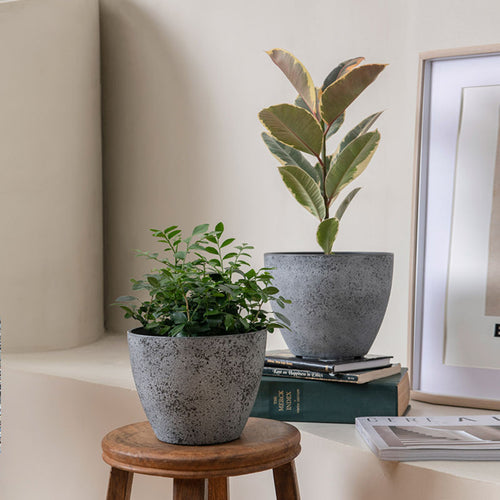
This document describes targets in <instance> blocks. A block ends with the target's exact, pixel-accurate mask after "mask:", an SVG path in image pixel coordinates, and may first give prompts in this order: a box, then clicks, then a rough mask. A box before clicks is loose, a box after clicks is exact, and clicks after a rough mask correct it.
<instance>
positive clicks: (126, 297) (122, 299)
mask: <svg viewBox="0 0 500 500" xmlns="http://www.w3.org/2000/svg"><path fill="white" fill-rule="evenodd" d="M131 300H137V298H136V297H132V296H131V295H121V296H120V297H118V298H117V299H115V301H116V302H130V301H131Z"/></svg>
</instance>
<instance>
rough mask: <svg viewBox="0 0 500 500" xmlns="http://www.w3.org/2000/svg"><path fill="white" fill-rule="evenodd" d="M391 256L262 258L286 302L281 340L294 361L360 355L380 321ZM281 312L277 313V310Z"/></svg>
mask: <svg viewBox="0 0 500 500" xmlns="http://www.w3.org/2000/svg"><path fill="white" fill-rule="evenodd" d="M393 261H394V255H393V254H392V253H348V252H338V253H334V254H332V255H324V254H322V253H267V254H265V256H264V262H265V265H266V267H273V268H275V269H274V270H273V271H272V273H273V276H274V284H275V285H276V286H277V287H278V288H279V290H280V295H283V297H285V298H287V299H290V300H291V301H292V303H291V304H289V305H287V306H286V308H285V310H284V311H283V313H284V314H285V315H286V316H287V317H288V319H289V320H290V321H291V323H292V326H291V331H288V330H282V331H281V333H282V334H283V338H284V340H285V342H286V344H287V346H288V348H289V349H290V351H292V353H293V354H295V355H296V356H304V357H315V358H318V357H319V358H327V359H332V358H341V357H351V356H363V355H365V354H366V353H367V352H368V351H369V349H370V347H371V346H372V344H373V341H374V340H375V337H376V336H377V333H378V330H379V328H380V325H381V323H382V320H383V318H384V314H385V310H386V308H387V303H388V301H389V295H390V292H391V285H392V270H393ZM279 310H280V311H281V309H279Z"/></svg>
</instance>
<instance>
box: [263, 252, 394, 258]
mask: <svg viewBox="0 0 500 500" xmlns="http://www.w3.org/2000/svg"><path fill="white" fill-rule="evenodd" d="M264 255H289V256H306V257H325V258H332V257H335V256H359V255H368V256H377V255H381V256H391V255H392V256H394V252H334V253H331V254H325V253H323V252H265V253H264Z"/></svg>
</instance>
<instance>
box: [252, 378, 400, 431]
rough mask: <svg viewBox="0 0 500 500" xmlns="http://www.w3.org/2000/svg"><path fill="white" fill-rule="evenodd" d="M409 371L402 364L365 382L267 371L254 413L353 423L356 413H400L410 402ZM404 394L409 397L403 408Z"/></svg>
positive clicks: (286, 417)
mask: <svg viewBox="0 0 500 500" xmlns="http://www.w3.org/2000/svg"><path fill="white" fill-rule="evenodd" d="M406 372H407V369H406V368H403V369H402V370H401V373H400V374H397V375H392V376H390V377H386V378H383V379H379V380H373V381H372V382H367V383H366V384H332V383H328V382H325V381H321V380H306V379H297V378H286V377H271V376H265V375H264V376H263V377H262V380H261V383H260V387H259V392H258V394H257V399H256V401H255V405H254V407H253V410H252V413H251V416H252V417H262V418H272V419H275V420H286V421H288V422H335V423H350V424H352V423H354V419H355V418H356V417H370V416H379V417H380V416H397V415H398V414H399V415H401V414H402V411H404V410H406V406H407V400H405V398H406V393H408V398H407V399H409V387H407V386H409V383H408V375H407V373H406ZM402 392H403V394H402ZM401 396H403V400H405V401H406V403H405V404H404V405H403V406H404V408H403V410H401V406H402V405H401V401H402V398H401ZM398 409H399V413H398Z"/></svg>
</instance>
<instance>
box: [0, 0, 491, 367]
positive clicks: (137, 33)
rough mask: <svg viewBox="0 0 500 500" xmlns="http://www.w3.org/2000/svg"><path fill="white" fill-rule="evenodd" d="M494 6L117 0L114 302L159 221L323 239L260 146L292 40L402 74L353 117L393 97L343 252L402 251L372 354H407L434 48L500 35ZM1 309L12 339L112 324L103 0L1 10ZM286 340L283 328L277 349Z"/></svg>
mask: <svg viewBox="0 0 500 500" xmlns="http://www.w3.org/2000/svg"><path fill="white" fill-rule="evenodd" d="M499 14H500V6H499V5H498V3H497V2H495V1H493V0H488V1H486V0H483V1H479V2H474V3H473V4H472V3H464V2H460V3H457V2H454V1H451V0H435V1H432V2H431V1H429V0H425V1H421V2H400V1H399V0H388V1H376V2H368V1H357V2H347V3H346V2H331V1H326V0H317V1H316V2H315V4H314V10H311V8H310V7H307V6H306V4H305V2H295V3H290V2H288V1H285V0H275V1H273V2H271V3H269V2H267V1H264V0H256V1H254V2H234V1H229V0H217V1H214V2H208V3H207V2H202V1H201V0H193V1H190V2H182V1H165V2H156V1H153V0H102V1H101V37H102V79H103V106H102V108H103V110H102V111H103V137H104V156H103V158H104V177H103V179H104V234H105V248H106V252H105V269H106V272H105V274H104V280H105V297H104V307H105V310H106V316H107V324H106V327H107V329H108V330H112V331H122V330H124V329H125V328H126V326H127V324H126V323H125V322H124V320H123V319H122V318H121V314H120V311H118V310H116V309H111V308H110V307H109V304H110V303H111V302H112V301H113V300H114V298H115V297H116V296H117V295H121V294H123V293H127V292H128V290H129V282H128V280H129V277H131V276H137V275H139V274H141V273H142V272H143V271H145V270H146V269H147V263H146V262H143V261H140V260H139V259H137V258H135V257H134V254H133V249H135V248H143V249H146V248H150V247H151V241H150V237H149V233H148V231H147V229H148V228H149V227H154V226H162V225H167V224H171V223H179V224H181V225H182V226H184V227H188V228H190V227H192V226H193V225H195V224H198V223H200V222H202V221H208V222H211V223H215V222H217V221H219V220H223V221H224V222H225V223H226V227H227V231H228V233H231V234H233V235H234V236H236V237H237V238H238V239H241V240H245V241H249V242H251V243H253V244H254V245H255V247H256V250H255V257H254V263H255V264H261V263H262V255H263V253H264V252H266V251H278V250H288V251H291V250H315V249H316V244H315V242H314V230H315V221H314V219H313V218H312V217H311V216H310V215H309V214H308V213H307V212H306V211H305V210H303V209H302V208H301V207H300V206H299V205H298V204H297V203H296V202H295V201H294V200H293V199H292V198H291V197H290V195H289V194H288V192H287V190H286V189H285V187H284V186H283V185H282V182H281V180H280V178H279V176H278V173H277V172H276V169H275V161H274V160H273V159H272V158H271V156H270V155H269V154H268V152H267V150H266V149H265V147H264V145H263V144H262V143H261V140H260V137H259V135H260V132H261V126H260V124H259V122H258V120H257V113H258V111H259V110H260V109H261V108H262V107H265V106H268V105H270V104H273V103H276V102H280V101H283V100H288V99H292V98H293V97H294V92H293V91H292V89H291V88H290V86H289V84H288V82H287V81H286V80H285V79H284V77H283V76H282V75H281V74H280V72H279V70H278V69H277V68H276V67H275V66H274V65H273V64H272V63H271V62H270V60H269V59H268V57H267V56H266V55H265V53H264V51H265V50H266V49H269V48H272V47H284V48H287V49H289V50H291V51H292V52H294V53H295V54H296V55H297V56H298V57H299V58H301V59H302V60H303V61H304V62H305V63H306V65H307V66H308V67H309V69H310V71H311V73H312V75H313V77H314V79H315V80H316V81H317V82H320V81H321V80H322V78H323V77H324V75H325V74H326V73H327V72H328V70H329V69H330V68H331V67H332V66H333V65H334V64H336V63H337V62H338V61H339V60H342V59H345V58H348V57H352V56H354V55H364V56H366V58H367V60H368V61H369V62H387V63H389V64H390V66H389V68H388V69H387V70H386V71H385V72H384V73H383V74H382V75H381V76H380V78H379V79H378V81H377V83H376V85H374V86H373V87H371V88H370V89H368V90H367V91H366V93H365V94H364V95H363V97H362V98H361V99H360V100H359V102H357V103H355V104H354V105H353V106H352V109H351V110H350V116H349V118H348V120H347V121H348V123H347V124H346V128H347V127H348V126H349V125H353V124H355V123H357V121H359V120H360V119H361V118H363V117H364V116H366V115H367V114H368V113H371V112H373V111H376V110H379V109H384V110H385V113H384V115H383V117H382V118H381V119H380V121H379V128H380V130H381V132H382V142H381V146H380V148H379V151H378V152H377V154H376V156H375V158H374V160H373V162H372V165H370V168H369V169H368V170H367V172H366V173H365V174H363V176H362V177H361V178H360V179H359V180H358V181H357V184H359V185H362V186H363V187H364V189H363V190H362V191H361V193H360V195H358V197H357V199H356V200H355V202H354V203H353V204H352V206H351V207H350V210H349V212H348V213H347V214H346V216H345V219H344V224H343V227H342V229H341V234H340V236H339V238H338V243H337V248H338V249H339V250H384V251H393V252H394V253H395V256H396V259H395V276H394V286H393V292H392V297H391V301H390V304H389V308H388V312H387V316H386V319H385V321H384V324H383V326H382V329H381V332H380V335H379V337H378V339H377V341H376V344H375V346H374V350H377V351H380V352H390V353H393V354H394V355H395V356H396V358H399V359H401V360H402V361H404V360H405V359H406V335H407V296H408V261H409V247H410V219H411V182H412V169H413V142H414V141H413V138H414V121H415V102H416V87H417V59H418V53H419V52H421V51H425V50H429V49H440V48H446V47H457V46H467V45H478V44H487V43H493V42H498V31H497V25H496V23H495V19H496V18H498V15H499ZM0 24H1V28H2V29H1V30H0V34H1V41H2V43H0V57H1V61H2V67H3V68H4V69H5V74H8V75H9V78H3V79H2V80H1V82H0V98H1V100H2V103H3V104H4V105H3V108H2V113H3V115H2V121H1V130H0V132H1V134H2V137H3V138H4V141H3V144H4V146H3V148H2V149H1V151H0V160H1V164H2V173H1V175H2V178H1V183H0V192H1V197H0V203H1V207H0V208H1V210H0V218H1V219H0V222H1V227H2V245H1V246H0V261H1V262H2V266H1V276H0V303H1V311H2V319H3V321H4V335H5V336H4V339H5V344H4V345H5V348H6V349H8V350H13V351H15V350H40V349H54V348H65V347H70V346H73V345H79V344H84V343H87V342H90V341H92V340H93V339H94V338H96V337H98V336H99V334H100V333H101V331H102V324H103V321H102V313H101V307H102V305H101V304H102V302H101V282H102V279H101V276H102V274H101V249H102V247H101V226H100V207H101V205H100V190H101V185H100V181H101V177H100V173H99V172H100V160H99V151H100V143H99V123H98V121H99V116H98V112H97V111H98V106H99V103H98V101H99V93H98V71H97V69H96V68H97V64H98V57H97V50H98V32H97V30H98V22H97V11H96V3H95V1H94V0H72V1H71V2H67V1H63V0H38V1H35V0H19V1H16V2H2V3H1V4H0ZM273 342H274V343H276V342H279V336H274V337H272V340H271V343H273Z"/></svg>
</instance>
